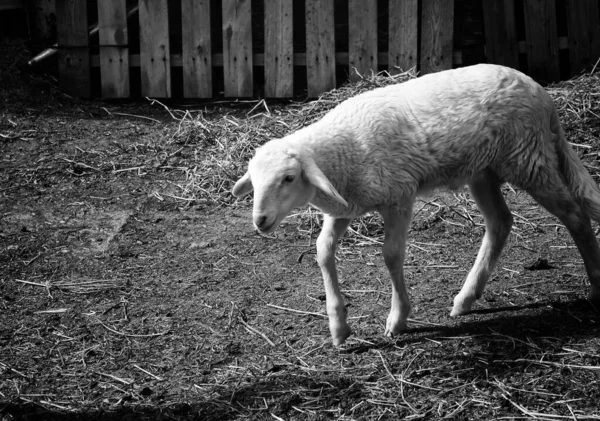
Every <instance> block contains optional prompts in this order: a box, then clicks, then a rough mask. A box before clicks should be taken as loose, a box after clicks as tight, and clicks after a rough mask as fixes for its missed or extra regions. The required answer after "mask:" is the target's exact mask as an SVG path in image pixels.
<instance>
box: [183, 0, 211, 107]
mask: <svg viewBox="0 0 600 421" xmlns="http://www.w3.org/2000/svg"><path fill="white" fill-rule="evenodd" d="M210 23H211V22H210V0H182V2H181V26H182V42H183V45H182V59H183V96H184V97H186V98H211V97H212V47H211V37H210V27H211V24H210Z"/></svg>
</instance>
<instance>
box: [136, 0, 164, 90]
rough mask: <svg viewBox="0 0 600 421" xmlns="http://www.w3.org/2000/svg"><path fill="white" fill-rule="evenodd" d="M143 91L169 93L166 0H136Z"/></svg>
mask: <svg viewBox="0 0 600 421" xmlns="http://www.w3.org/2000/svg"><path fill="white" fill-rule="evenodd" d="M138 13H139V19H140V73H141V76H142V95H144V96H150V97H158V98H167V97H170V96H171V55H170V50H169V16H168V9H167V0H139V12H138Z"/></svg>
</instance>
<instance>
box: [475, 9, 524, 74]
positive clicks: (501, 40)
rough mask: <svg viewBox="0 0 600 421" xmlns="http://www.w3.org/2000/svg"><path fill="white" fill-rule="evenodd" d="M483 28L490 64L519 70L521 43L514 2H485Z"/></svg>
mask: <svg viewBox="0 0 600 421" xmlns="http://www.w3.org/2000/svg"><path fill="white" fill-rule="evenodd" d="M481 6H482V8H483V26H484V28H485V51H486V56H487V61H488V63H495V64H502V65H504V66H508V67H512V68H513V69H518V68H519V42H518V40H517V26H516V16H515V1H514V0H496V1H489V0H483V1H482V2H481Z"/></svg>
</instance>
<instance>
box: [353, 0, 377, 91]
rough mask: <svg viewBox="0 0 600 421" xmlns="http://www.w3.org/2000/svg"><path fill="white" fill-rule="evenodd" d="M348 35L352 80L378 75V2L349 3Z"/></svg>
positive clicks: (359, 1) (354, 1) (363, 0)
mask: <svg viewBox="0 0 600 421" xmlns="http://www.w3.org/2000/svg"><path fill="white" fill-rule="evenodd" d="M348 35H349V39H348V41H349V42H348V45H349V49H350V51H349V55H350V80H357V79H359V75H358V74H357V73H356V72H358V73H359V74H361V75H366V74H369V73H370V72H371V71H373V72H375V73H377V70H378V68H377V0H350V1H349V4H348ZM354 69H356V71H355V70H354Z"/></svg>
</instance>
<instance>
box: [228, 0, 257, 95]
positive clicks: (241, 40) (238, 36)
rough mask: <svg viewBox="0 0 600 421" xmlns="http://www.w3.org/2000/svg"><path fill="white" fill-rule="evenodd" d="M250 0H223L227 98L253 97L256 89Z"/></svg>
mask: <svg viewBox="0 0 600 421" xmlns="http://www.w3.org/2000/svg"><path fill="white" fill-rule="evenodd" d="M252 59H253V58H252V10H251V2H250V0H223V72H224V76H225V77H224V79H225V96H226V97H251V96H252V95H253V93H254V87H253V74H252V71H253V67H252V66H253V60H252Z"/></svg>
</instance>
